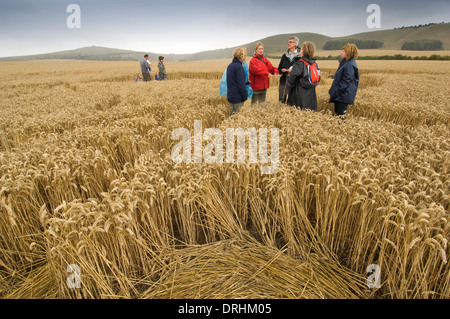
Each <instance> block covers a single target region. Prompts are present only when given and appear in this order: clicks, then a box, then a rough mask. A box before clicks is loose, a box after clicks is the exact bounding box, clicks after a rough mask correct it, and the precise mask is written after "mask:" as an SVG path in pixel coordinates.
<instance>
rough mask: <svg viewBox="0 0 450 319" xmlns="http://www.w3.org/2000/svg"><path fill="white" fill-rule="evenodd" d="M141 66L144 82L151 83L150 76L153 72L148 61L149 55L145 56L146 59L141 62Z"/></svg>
mask: <svg viewBox="0 0 450 319" xmlns="http://www.w3.org/2000/svg"><path fill="white" fill-rule="evenodd" d="M140 65H141V73H142V77H143V78H144V81H145V82H146V81H151V80H152V78H151V76H150V72H151V70H152V68H151V66H150V61H148V54H146V55H144V58H143V59H142V60H141V62H140Z"/></svg>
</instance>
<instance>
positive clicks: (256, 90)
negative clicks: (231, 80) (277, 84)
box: [248, 42, 278, 104]
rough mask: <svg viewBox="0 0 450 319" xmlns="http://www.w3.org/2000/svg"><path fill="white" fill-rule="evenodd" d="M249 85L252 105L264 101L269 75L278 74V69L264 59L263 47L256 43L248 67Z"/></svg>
mask: <svg viewBox="0 0 450 319" xmlns="http://www.w3.org/2000/svg"><path fill="white" fill-rule="evenodd" d="M248 70H249V80H250V85H251V87H252V89H253V97H252V104H255V103H263V102H265V101H266V95H267V89H268V88H269V86H270V81H269V75H270V74H271V75H274V74H278V69H277V68H274V67H273V65H272V63H270V61H269V60H267V59H266V58H265V57H264V45H263V44H262V42H257V43H256V45H255V52H254V55H253V57H252V59H251V60H250V64H249V67H248Z"/></svg>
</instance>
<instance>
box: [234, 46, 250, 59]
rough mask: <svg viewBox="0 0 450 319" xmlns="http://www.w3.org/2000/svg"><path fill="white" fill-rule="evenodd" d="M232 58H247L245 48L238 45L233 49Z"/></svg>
mask: <svg viewBox="0 0 450 319" xmlns="http://www.w3.org/2000/svg"><path fill="white" fill-rule="evenodd" d="M233 58H237V59H239V61H241V62H244V61H245V59H247V48H245V47H239V48H236V49H234V51H233Z"/></svg>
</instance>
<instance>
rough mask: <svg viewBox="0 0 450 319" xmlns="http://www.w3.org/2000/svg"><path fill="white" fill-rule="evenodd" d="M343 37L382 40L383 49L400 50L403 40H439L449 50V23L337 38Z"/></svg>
mask: <svg viewBox="0 0 450 319" xmlns="http://www.w3.org/2000/svg"><path fill="white" fill-rule="evenodd" d="M344 38H353V39H359V40H376V41H383V42H384V45H383V49H393V50H400V49H401V48H402V45H403V44H404V43H405V42H410V41H416V40H424V39H431V40H441V41H442V42H443V49H444V50H450V23H442V24H434V25H428V26H424V27H406V28H397V29H391V30H380V31H372V32H365V33H358V34H354V35H351V36H346V37H340V38H338V39H344Z"/></svg>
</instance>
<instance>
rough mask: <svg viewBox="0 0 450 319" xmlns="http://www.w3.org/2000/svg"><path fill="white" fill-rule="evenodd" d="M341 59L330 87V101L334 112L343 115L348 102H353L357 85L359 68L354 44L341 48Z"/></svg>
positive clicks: (356, 49)
mask: <svg viewBox="0 0 450 319" xmlns="http://www.w3.org/2000/svg"><path fill="white" fill-rule="evenodd" d="M341 57H342V59H341V60H340V61H339V67H338V69H337V71H336V75H335V76H334V80H333V84H332V85H331V88H330V91H329V93H330V103H334V113H335V115H337V116H345V113H346V112H347V108H348V105H349V104H353V103H354V102H355V97H356V92H357V91H358V85H359V70H358V66H357V65H356V61H355V59H356V58H357V57H358V48H357V47H356V45H354V44H350V43H349V44H346V45H345V46H344V47H343V48H342V52H341Z"/></svg>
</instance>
